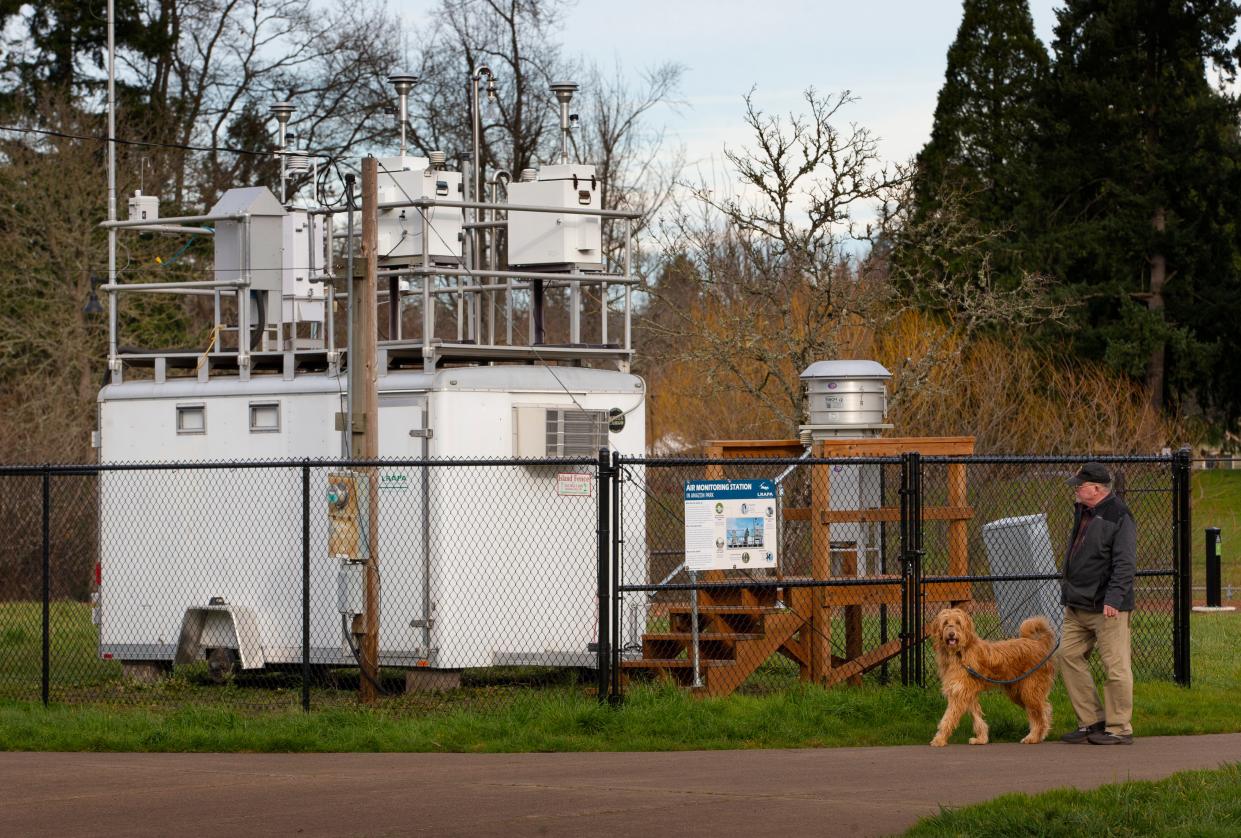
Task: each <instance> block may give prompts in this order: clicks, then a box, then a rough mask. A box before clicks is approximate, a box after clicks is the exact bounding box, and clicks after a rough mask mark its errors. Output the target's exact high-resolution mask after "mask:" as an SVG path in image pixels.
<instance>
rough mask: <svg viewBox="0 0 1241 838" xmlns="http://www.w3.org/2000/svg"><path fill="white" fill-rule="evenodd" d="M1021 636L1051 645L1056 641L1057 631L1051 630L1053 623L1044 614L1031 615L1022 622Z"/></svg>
mask: <svg viewBox="0 0 1241 838" xmlns="http://www.w3.org/2000/svg"><path fill="white" fill-rule="evenodd" d="M1021 636H1022V637H1028V638H1029V639H1031V640H1035V641H1038V642H1039V643H1043V644H1046V645H1047V646H1051V645H1052V644H1053V643H1055V642H1056V633H1055V632H1054V631H1052V630H1051V623H1049V622H1047V618H1046V617H1043V616H1038V617H1029V618H1027V619H1026V620H1025V621H1024V622H1022V624H1021Z"/></svg>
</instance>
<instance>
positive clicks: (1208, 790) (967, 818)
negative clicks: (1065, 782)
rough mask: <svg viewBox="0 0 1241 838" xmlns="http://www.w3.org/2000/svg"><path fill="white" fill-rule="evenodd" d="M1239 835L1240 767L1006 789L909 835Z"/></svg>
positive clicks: (922, 825) (1043, 837)
mask: <svg viewBox="0 0 1241 838" xmlns="http://www.w3.org/2000/svg"><path fill="white" fill-rule="evenodd" d="M1238 834H1241V765H1238V764H1235V763H1234V764H1232V765H1227V766H1225V767H1223V768H1220V769H1218V770H1215V771H1185V772H1182V773H1179V774H1173V775H1172V776H1170V777H1167V778H1166V779H1163V780H1158V781H1155V782H1149V781H1131V782H1127V783H1117V784H1115V785H1107V786H1101V787H1099V788H1097V789H1094V790H1092V791H1077V790H1074V789H1055V790H1053V791H1049V792H1044V793H1043V794H1036V795H1029V794H1006V795H1004V796H1002V797H997V798H996V799H995V800H991V801H988V802H987V803H980V804H978V805H976V806H966V807H963V808H961V809H953V810H946V811H944V812H942V813H940V814H939V815H935V816H933V817H929V818H924V819H922V820H921V821H919V822H918V823H917V824H916V825H915V826H914V827H913V828H912V829H910V830H909V831H908V832H906V833H905V835H906V836H907V838H908V837H909V836H914V837H915V838H928V837H929V836H937V837H938V838H949V836H969V838H987V836H1004V838H1013V836H1038V838H1059V836H1065V838H1069V837H1070V836H1079V835H1089V836H1091V838H1125V837H1126V836H1134V838H1137V836H1149V835H1178V836H1203V837H1204V838H1205V836H1235V835H1238Z"/></svg>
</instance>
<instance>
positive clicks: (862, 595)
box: [622, 437, 974, 695]
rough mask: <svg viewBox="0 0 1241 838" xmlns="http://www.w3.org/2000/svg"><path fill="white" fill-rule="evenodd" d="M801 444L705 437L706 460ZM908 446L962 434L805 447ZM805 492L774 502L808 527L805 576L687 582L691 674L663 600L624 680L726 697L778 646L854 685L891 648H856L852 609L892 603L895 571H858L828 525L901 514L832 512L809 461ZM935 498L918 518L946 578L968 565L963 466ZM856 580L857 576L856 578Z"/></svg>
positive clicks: (684, 631) (959, 444)
mask: <svg viewBox="0 0 1241 838" xmlns="http://www.w3.org/2000/svg"><path fill="white" fill-rule="evenodd" d="M804 451H805V448H804V447H803V445H802V443H801V442H800V441H799V440H795V439H785V440H735V441H726V442H711V443H708V445H707V452H706V453H707V457H708V458H710V459H712V460H736V464H735V465H733V464H729V466H728V467H731V468H734V469H735V468H736V467H737V466H743V465H744V463H745V460H746V459H749V458H755V457H800V456H801V455H802V454H803V453H804ZM908 452H918V453H920V454H923V455H928V456H934V455H939V456H954V455H970V454H973V452H974V440H973V438H972V437H930V438H909V437H892V438H888V439H882V438H881V439H828V440H821V441H818V442H816V443H815V444H814V450H813V456H814V457H815V458H816V459H822V460H828V459H843V458H855V457H856V458H872V457H894V456H899V455H901V454H905V453H908ZM805 467H806V468H807V469H810V470H811V498H810V505H809V506H808V507H792V508H785V509H784V510H783V517H784V520H786V521H803V522H808V523H810V524H811V557H810V558H811V575H810V576H808V577H800V578H793V577H778V578H779V580H780V581H781V582H783V583H784V584H783V585H781V586H779V587H776V586H758V585H747V584H746V583H745V582H739V583H738V585H737V586H735V587H709V588H703V589H701V590H700V591H699V606H698V633H699V634H698V653H699V667H698V669H699V675H700V683H699V684H697V685H696V684H695V683H694V671H693V661H692V655H693V649H692V646H693V628H694V626H693V616H692V609H691V607H690V606H689V605H681V604H678V605H673V606H670V607H669V611H668V619H669V630H668V631H664V632H656V633H650V634H646V635H644V636H643V638H642V658H641V659H640V660H630V661H624V662H623V663H622V671H623V673H624V675H625V676H626V678H630V677H640V676H654V677H663V678H669V679H671V680H673V681H674V682H675V683H678V684H681V685H682V686H686V687H689V688H691V689H692V690H693V691H694V692H695V693H696V694H701V695H728V694H729V693H731V692H732V691H733V690H735V689H736V688H737V687H738V686H740V685H741V684H742V683H744V682H745V680H746V679H747V678H749V677H750V676H751V675H752V674H753V673H754V671H755V670H757V669H758V667H760V666H761V665H762V664H763V663H764V662H766V661H767V659H768V658H770V657H771V656H772V655H774V654H781V655H783V656H784V657H786V658H788V659H790V660H792V661H794V662H795V663H797V665H798V669H799V675H800V677H801V679H802V680H803V681H810V682H813V683H818V684H822V685H824V686H830V685H832V684H838V683H842V682H848V683H852V684H859V683H861V676H862V674H863V673H865V672H867V671H868V670H870V669H873V668H875V667H877V666H879V665H881V664H882V663H883V662H884V661H888V660H891V659H892V658H893V657H895V656H897V655H899V654H900V651H901V641H900V639H899V638H897V639H895V640H887V641H885V642H882V643H880V644H879V645H877V646H874V647H872V648H870V649H867V648H865V642H864V637H863V620H862V607H863V606H876V605H887V606H897V607H898V608H899V606H900V603H901V600H902V597H901V586H900V578H901V577H900V576H896V575H891V574H889V575H882V576H872V575H869V574H868V575H865V576H862V577H859V575H858V565H857V551H856V550H852V551H850V550H840V549H839V546H838V545H836V544H834V543H833V541H832V536H831V528H832V526H833V525H837V524H855V523H896V522H899V521H900V519H901V512H900V509H899V508H897V507H890V506H880V507H875V508H870V509H836V508H833V507H832V503H831V480H832V477H831V474H832V472H831V469H832V466H831V465H830V464H823V463H811V464H808V465H806V466H805ZM725 468H726V466H725V465H723V464H719V463H716V464H712V465H709V466H707V468H706V473H705V477H706V479H708V480H713V479H714V480H718V479H722V478H723V477H724V469H725ZM947 476H948V492H947V503H946V504H945V505H943V506H935V507H923V509H922V519H923V520H924V521H943V522H946V528H947V540H946V552H947V559H948V575H950V576H965V575H967V572H968V568H969V534H968V530H967V522H968V521H969V520H970V519H971V518H972V517H973V514H974V511H973V509H972V508H971V507H970V506H969V501H968V492H967V488H966V472H965V465H964V464H963V463H950V464H948V466H947ZM833 554H835V555H837V557H838V558H839V559H840V565H841V566H840V568H839V569H838V572H839V574H840V575H839V576H832V557H833ZM699 579H700V581H702V582H724V581H726V580H725V576H724V574H723V573H722V572H720V571H711V572H705V573H702V574H700V575H699ZM833 579H835V580H840V581H842V582H844V581H845V580H847V582H848V583H847V584H841V585H816V586H814V587H798V585H797V583H798V582H803V583H805V582H827V581H832V580H833ZM863 580H864V581H863ZM970 598H971V592H970V586H969V584H968V583H948V582H938V583H931V584H924V585H923V587H922V599H923V601H925V602H929V603H945V604H951V605H960V604H962V603H964V602H968V601H969V600H970ZM833 609H841V611H842V615H841V616H842V617H843V619H842V620H841V622H842V623H843V628H844V638H843V640H844V643H843V646H844V654H843V655H833V654H831V648H832V618H833Z"/></svg>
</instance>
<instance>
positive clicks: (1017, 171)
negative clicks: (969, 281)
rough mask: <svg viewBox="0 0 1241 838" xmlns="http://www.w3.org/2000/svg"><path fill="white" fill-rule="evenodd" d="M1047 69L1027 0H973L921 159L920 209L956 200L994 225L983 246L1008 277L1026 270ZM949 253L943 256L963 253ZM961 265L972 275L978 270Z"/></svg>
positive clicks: (918, 213)
mask: <svg viewBox="0 0 1241 838" xmlns="http://www.w3.org/2000/svg"><path fill="white" fill-rule="evenodd" d="M1047 69H1048V59H1047V51H1046V50H1045V49H1044V47H1043V44H1042V43H1041V42H1040V41H1039V40H1038V38H1037V37H1036V36H1035V34H1034V23H1033V20H1032V19H1031V17H1030V9H1029V6H1028V4H1027V2H1026V0H965V8H964V14H963V17H962V19H961V26H960V28H959V29H958V30H957V37H956V40H955V41H954V42H953V44H952V46H951V47H950V48H949V50H948V68H947V72H946V74H945V78H944V86H943V87H942V88H941V89H940V91H939V100H938V102H937V104H936V108H935V121H934V125H933V127H932V130H931V139H930V141H929V142H928V143H927V145H926V146H925V147H924V148H923V149H922V151H921V153H920V154H919V155H918V159H917V169H916V173H915V179H914V190H913V194H914V202H915V210H914V217H915V219H917V220H922V219H925V218H926V217H928V216H929V215H931V214H933V213H935V212H936V211H938V210H940V209H941V208H942V207H943V206H944V204H945V202H946V201H948V200H951V202H952V204H953V205H954V206H955V207H957V208H958V209H959V210H961V211H963V212H964V213H965V214H966V215H967V216H968V217H969V218H970V219H971V220H972V221H973V222H975V223H976V224H977V225H979V227H980V228H981V229H984V230H989V231H993V232H994V233H996V234H997V235H995V236H994V238H993V239H992V241H991V243H990V244H989V246H988V247H987V248H985V249H984V250H983V251H982V253H983V254H984V255H985V256H986V257H987V258H988V259H989V261H990V263H991V265H990V267H991V269H992V276H993V277H994V278H995V279H996V280H998V281H1000V282H1004V281H1005V279H1006V278H1007V279H1010V280H1011V278H1012V277H1014V276H1016V275H1017V274H1018V273H1019V272H1020V270H1021V267H1022V266H1021V259H1022V257H1021V255H1020V251H1021V242H1022V241H1023V240H1024V239H1026V238H1027V237H1028V236H1029V234H1030V232H1031V230H1030V225H1031V223H1032V221H1031V218H1030V215H1031V212H1030V208H1031V195H1032V193H1033V187H1034V183H1035V178H1034V172H1033V170H1032V164H1033V161H1032V153H1031V152H1032V146H1031V143H1032V142H1033V141H1034V139H1035V138H1036V137H1037V134H1038V131H1039V125H1040V121H1041V120H1040V118H1039V113H1038V104H1037V103H1038V98H1039V97H1038V93H1039V86H1040V85H1041V84H1042V83H1043V80H1044V78H1045V76H1046V73H1047ZM948 193H951V194H948ZM946 257H947V258H946V260H945V264H949V265H953V263H954V261H959V260H954V259H953V258H952V257H951V255H950V254H946ZM898 258H899V257H898ZM954 267H955V268H957V269H958V270H959V269H961V268H964V270H965V273H966V274H967V275H969V274H976V273H977V270H978V266H975V265H959V264H958V265H954Z"/></svg>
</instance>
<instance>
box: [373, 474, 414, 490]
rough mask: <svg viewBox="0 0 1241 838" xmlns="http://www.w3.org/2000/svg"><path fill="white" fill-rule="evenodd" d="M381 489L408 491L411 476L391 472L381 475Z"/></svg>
mask: <svg viewBox="0 0 1241 838" xmlns="http://www.w3.org/2000/svg"><path fill="white" fill-rule="evenodd" d="M379 488H380V489H381V490H382V489H408V488H409V475H408V474H401V473H400V472H398V471H390V472H386V473H383V474H380V475H379Z"/></svg>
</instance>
